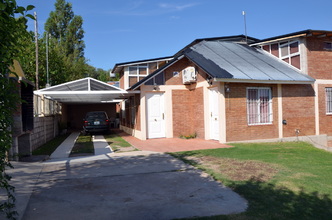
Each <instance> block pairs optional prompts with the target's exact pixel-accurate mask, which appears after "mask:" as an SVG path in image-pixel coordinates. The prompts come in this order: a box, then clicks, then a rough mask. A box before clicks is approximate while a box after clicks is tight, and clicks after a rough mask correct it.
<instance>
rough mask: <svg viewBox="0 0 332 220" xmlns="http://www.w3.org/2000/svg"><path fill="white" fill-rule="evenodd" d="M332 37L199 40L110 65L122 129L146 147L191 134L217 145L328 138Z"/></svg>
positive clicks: (304, 34)
mask: <svg viewBox="0 0 332 220" xmlns="http://www.w3.org/2000/svg"><path fill="white" fill-rule="evenodd" d="M331 36H332V32H330V31H316V30H305V31H301V32H296V33H291V34H287V35H282V36H277V37H273V38H268V39H264V40H258V39H255V38H251V37H248V38H247V42H245V41H246V37H245V36H242V35H240V36H231V37H220V38H206V39H197V40H195V41H193V42H192V43H190V44H189V45H187V46H185V47H184V48H183V49H181V50H180V51H179V52H178V53H176V54H175V55H174V56H172V57H166V58H158V59H151V60H142V61H135V62H128V63H121V64H116V65H115V67H114V69H113V70H114V71H113V72H115V73H119V74H120V76H121V79H120V88H122V89H126V90H128V91H140V93H139V94H135V95H134V96H132V97H130V98H128V99H126V100H125V101H124V102H122V107H121V109H122V112H121V114H120V116H121V122H120V126H121V128H122V129H123V130H124V131H126V132H127V133H130V134H132V135H134V136H135V137H137V138H139V139H142V140H145V139H148V138H162V137H166V138H171V137H179V136H180V135H193V134H196V135H197V137H198V138H203V139H213V140H218V141H220V142H222V143H227V142H237V141H258V140H264V141H276V140H294V139H295V140H297V139H301V140H311V141H312V142H313V143H314V144H316V146H321V147H323V146H327V145H328V140H329V136H332V128H331V126H330V123H331V120H332V118H331V117H332V78H331V77H332V72H331V67H332V66H331V65H332V64H330V63H329V61H330V60H331V58H332V57H331V56H332V40H331Z"/></svg>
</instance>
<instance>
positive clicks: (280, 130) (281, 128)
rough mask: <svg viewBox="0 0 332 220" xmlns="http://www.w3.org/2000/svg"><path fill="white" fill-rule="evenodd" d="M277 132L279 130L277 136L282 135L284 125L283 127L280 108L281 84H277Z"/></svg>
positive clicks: (281, 136)
mask: <svg viewBox="0 0 332 220" xmlns="http://www.w3.org/2000/svg"><path fill="white" fill-rule="evenodd" d="M277 100H278V128H279V129H278V132H279V138H283V137H284V127H283V123H282V120H283V109H282V85H281V84H278V97H277Z"/></svg>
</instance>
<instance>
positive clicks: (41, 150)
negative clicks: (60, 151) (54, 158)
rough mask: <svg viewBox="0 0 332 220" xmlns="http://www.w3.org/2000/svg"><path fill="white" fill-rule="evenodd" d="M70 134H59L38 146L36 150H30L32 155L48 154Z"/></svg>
mask: <svg viewBox="0 0 332 220" xmlns="http://www.w3.org/2000/svg"><path fill="white" fill-rule="evenodd" d="M69 135H70V133H67V134H64V135H59V136H57V137H55V138H53V139H52V140H50V141H49V142H47V143H45V144H43V145H42V146H40V147H38V148H37V149H36V150H34V151H32V155H49V156H51V154H52V153H53V152H54V151H55V149H57V147H58V146H59V145H60V144H61V143H62V142H63V141H64V140H66V138H67V137H68V136H69Z"/></svg>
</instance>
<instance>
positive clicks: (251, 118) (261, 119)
mask: <svg viewBox="0 0 332 220" xmlns="http://www.w3.org/2000/svg"><path fill="white" fill-rule="evenodd" d="M247 119H248V125H261V124H271V123H272V120H273V117H272V95H271V88H265V87H258V88H254V87H249V88H247Z"/></svg>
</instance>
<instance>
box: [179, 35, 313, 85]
mask: <svg viewBox="0 0 332 220" xmlns="http://www.w3.org/2000/svg"><path fill="white" fill-rule="evenodd" d="M184 55H185V56H186V57H188V58H189V59H190V60H191V61H193V62H194V63H195V64H196V65H198V66H199V67H201V68H202V69H203V70H204V71H206V72H207V73H208V74H209V75H211V76H212V77H213V78H217V79H230V80H248V81H253V80H256V81H282V82H297V83H299V82H303V83H310V82H314V81H315V80H314V79H313V78H311V77H309V76H308V75H305V74H302V73H301V72H300V71H297V70H296V69H295V68H293V67H291V66H289V65H288V64H286V63H285V62H283V61H281V60H279V59H278V58H275V57H273V56H272V55H269V54H267V53H266V52H265V51H263V50H262V49H258V48H254V47H250V46H248V45H246V44H239V43H232V42H223V41H202V42H200V43H198V44H196V45H193V46H191V47H190V48H188V49H187V50H185V51H184Z"/></svg>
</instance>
